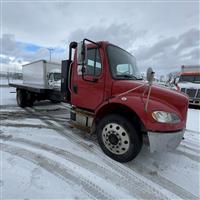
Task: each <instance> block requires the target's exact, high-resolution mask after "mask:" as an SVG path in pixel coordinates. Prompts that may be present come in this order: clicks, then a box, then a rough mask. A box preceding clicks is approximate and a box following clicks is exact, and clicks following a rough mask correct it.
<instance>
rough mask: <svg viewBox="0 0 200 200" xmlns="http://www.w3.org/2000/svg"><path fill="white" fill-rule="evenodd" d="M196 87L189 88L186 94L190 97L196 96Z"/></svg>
mask: <svg viewBox="0 0 200 200" xmlns="http://www.w3.org/2000/svg"><path fill="white" fill-rule="evenodd" d="M196 92H197V90H196V89H187V91H186V94H187V95H188V96H189V97H190V98H194V97H195V96H196Z"/></svg>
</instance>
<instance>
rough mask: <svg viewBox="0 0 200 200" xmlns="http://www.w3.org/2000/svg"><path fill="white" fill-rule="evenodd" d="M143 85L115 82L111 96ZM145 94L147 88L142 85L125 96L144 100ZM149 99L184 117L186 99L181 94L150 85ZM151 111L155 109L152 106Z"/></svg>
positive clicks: (130, 82) (133, 82)
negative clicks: (176, 111)
mask: <svg viewBox="0 0 200 200" xmlns="http://www.w3.org/2000/svg"><path fill="white" fill-rule="evenodd" d="M144 84H145V82H144V81H132V80H119V81H115V82H114V83H113V87H112V96H115V95H117V94H120V93H123V92H126V91H128V90H131V89H133V88H136V87H138V86H142V85H144ZM144 92H145V93H144ZM147 92H148V86H147V85H144V86H143V87H141V88H139V89H136V90H134V91H132V92H130V93H128V94H126V96H138V97H140V98H141V97H144V98H146V97H147ZM143 93H144V96H143ZM150 99H151V100H154V101H156V102H159V103H161V104H163V105H165V108H166V106H167V107H169V108H170V110H178V111H179V112H180V114H181V115H182V116H184V115H186V112H187V107H188V97H187V96H186V95H185V94H183V93H181V92H178V91H174V90H170V89H168V88H166V87H164V86H158V85H152V89H151V95H150ZM152 109H155V107H154V105H152ZM158 109H159V108H158ZM160 109H162V108H160Z"/></svg>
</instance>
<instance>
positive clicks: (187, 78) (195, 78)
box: [179, 75, 200, 83]
mask: <svg viewBox="0 0 200 200" xmlns="http://www.w3.org/2000/svg"><path fill="white" fill-rule="evenodd" d="M179 82H191V83H200V76H199V75H182V76H180V79H179Z"/></svg>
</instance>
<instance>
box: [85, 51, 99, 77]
mask: <svg viewBox="0 0 200 200" xmlns="http://www.w3.org/2000/svg"><path fill="white" fill-rule="evenodd" d="M101 68H102V66H101V58H100V55H99V49H97V48H95V49H88V51H87V66H86V72H85V75H88V76H95V77H97V76H99V75H100V74H101Z"/></svg>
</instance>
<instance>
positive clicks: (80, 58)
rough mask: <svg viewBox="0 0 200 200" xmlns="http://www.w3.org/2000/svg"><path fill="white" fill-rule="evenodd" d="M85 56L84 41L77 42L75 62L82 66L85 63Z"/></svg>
mask: <svg viewBox="0 0 200 200" xmlns="http://www.w3.org/2000/svg"><path fill="white" fill-rule="evenodd" d="M86 57H87V47H86V46H85V43H84V42H83V41H82V42H79V43H78V45H77V63H78V65H82V66H84V65H85V64H86Z"/></svg>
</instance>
